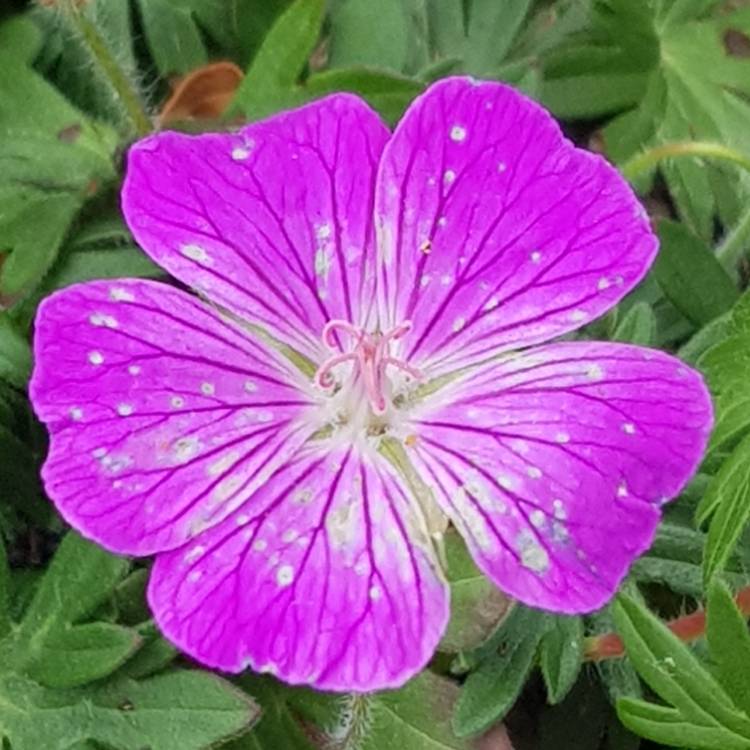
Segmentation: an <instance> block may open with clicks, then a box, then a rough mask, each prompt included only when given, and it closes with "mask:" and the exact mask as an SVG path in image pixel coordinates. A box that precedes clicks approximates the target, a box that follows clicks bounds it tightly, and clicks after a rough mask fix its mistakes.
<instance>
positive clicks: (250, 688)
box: [227, 672, 346, 750]
mask: <svg viewBox="0 0 750 750" xmlns="http://www.w3.org/2000/svg"><path fill="white" fill-rule="evenodd" d="M238 682H239V684H240V685H241V686H242V687H243V688H244V689H245V690H246V691H247V692H249V693H250V694H251V695H252V696H253V697H254V698H255V700H257V702H258V705H259V706H260V710H261V714H260V721H259V722H258V726H257V727H256V728H255V729H254V730H253V731H252V732H251V733H250V734H248V735H245V736H244V737H241V738H240V739H238V740H236V741H235V742H232V743H231V744H230V745H229V746H228V747H227V750H276V748H278V750H282V748H283V750H316V746H315V745H313V744H312V742H311V741H310V740H309V739H308V738H307V736H306V735H305V732H304V731H303V728H302V723H301V722H300V720H299V715H298V711H297V710H296V707H294V708H292V706H291V705H290V700H292V699H293V698H294V697H295V696H299V699H301V700H303V701H304V699H305V698H306V696H307V692H308V691H307V690H305V689H304V688H291V687H289V686H287V685H284V684H283V683H281V682H279V681H278V680H276V679H274V678H273V677H266V676H260V675H255V674H252V673H250V672H248V673H246V674H244V675H243V676H242V677H240V678H239V680H238ZM344 700H346V698H345V697H343V696H342V697H341V698H340V699H333V697H332V696H328V695H325V694H323V693H319V694H317V696H316V698H315V701H316V703H318V704H320V703H323V704H324V705H325V710H326V720H328V719H330V721H331V722H333V721H335V720H336V718H337V717H336V716H335V715H333V714H332V715H330V716H329V714H328V711H329V709H332V708H333V707H334V706H335V705H338V703H339V701H341V702H343V701H344ZM334 701H335V703H334ZM311 724H317V722H314V721H311ZM316 745H317V743H316ZM336 750H344V748H342V747H337V748H336Z"/></svg>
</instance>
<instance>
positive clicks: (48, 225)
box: [0, 193, 81, 299]
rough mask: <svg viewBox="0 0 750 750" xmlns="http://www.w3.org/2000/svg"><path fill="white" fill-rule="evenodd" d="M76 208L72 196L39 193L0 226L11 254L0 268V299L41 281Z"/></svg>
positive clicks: (76, 200)
mask: <svg viewBox="0 0 750 750" xmlns="http://www.w3.org/2000/svg"><path fill="white" fill-rule="evenodd" d="M80 207H81V201H80V199H78V198H77V197H75V196H73V195H69V194H66V193H58V194H47V195H45V194H43V193H40V194H39V195H37V196H35V197H34V199H33V200H32V201H31V202H30V203H29V205H28V206H27V208H26V209H25V210H24V211H22V212H21V213H19V214H18V215H17V216H15V217H14V218H13V220H12V221H9V222H7V223H5V224H2V225H0V226H2V229H3V234H4V238H5V241H6V242H7V243H8V245H7V246H8V247H9V249H10V250H11V253H10V255H9V256H8V257H7V259H6V261H5V263H3V265H2V268H0V295H1V296H4V297H6V298H8V299H13V298H16V297H18V296H20V295H22V294H23V293H24V292H26V291H28V290H29V289H31V288H33V287H34V286H35V285H36V284H38V283H39V282H40V281H41V280H42V278H43V277H44V274H46V272H47V271H48V270H49V269H50V267H51V266H52V264H53V263H54V262H55V259H56V258H57V254H58V252H59V250H60V246H61V245H62V242H63V239H64V238H65V235H66V233H67V231H68V229H69V227H70V225H71V223H72V221H73V219H74V218H75V215H76V214H77V212H78V210H79V209H80Z"/></svg>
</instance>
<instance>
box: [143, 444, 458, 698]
mask: <svg viewBox="0 0 750 750" xmlns="http://www.w3.org/2000/svg"><path fill="white" fill-rule="evenodd" d="M149 602H150V605H151V608H152V610H153V612H154V615H155V617H156V620H157V622H158V624H159V626H160V628H161V629H162V630H163V632H164V634H165V635H166V636H167V637H168V638H169V639H170V640H172V641H173V642H174V643H176V644H177V645H178V646H179V647H180V648H181V649H183V650H184V651H186V652H187V653H188V654H190V655H191V656H193V657H194V658H196V659H198V660H199V661H201V662H203V663H205V664H207V665H209V666H212V667H216V668H219V669H224V670H227V671H230V672H238V671H241V670H243V669H245V668H246V667H248V666H250V667H252V668H253V669H254V670H256V671H260V672H264V671H268V672H272V673H273V674H275V675H277V676H278V677H280V678H281V679H283V680H284V681H286V682H290V683H307V684H310V685H313V686H316V687H318V688H320V689H325V690H347V691H348V690H355V691H369V690H378V689H382V688H389V687H396V686H398V685H401V684H402V683H403V682H405V681H406V680H407V679H408V678H409V677H411V676H412V675H414V674H415V673H416V672H417V671H419V670H420V669H421V668H422V667H423V666H424V665H425V664H426V662H427V661H428V659H429V658H430V657H431V656H432V653H433V651H434V649H435V647H436V645H437V643H438V640H439V638H440V635H441V634H442V632H443V630H444V628H445V625H446V621H447V616H448V598H447V592H446V586H445V584H444V582H443V581H442V579H441V578H440V576H439V574H438V573H436V565H435V563H434V560H433V558H432V555H431V552H430V550H429V543H428V542H427V540H426V539H425V536H424V534H423V533H422V532H421V531H420V529H419V525H418V523H417V520H416V518H415V517H414V514H413V510H412V506H411V504H410V500H409V499H408V497H407V495H406V493H405V490H404V489H403V488H402V487H401V483H400V482H399V481H398V480H397V479H396V478H395V476H394V475H393V474H392V473H391V470H390V469H389V467H388V466H387V464H386V463H385V461H384V460H383V459H382V458H379V457H378V456H373V457H372V458H370V457H368V458H367V460H365V459H363V458H362V457H361V456H359V455H358V454H357V453H356V449H351V448H350V449H340V450H334V451H329V450H327V444H325V443H324V444H323V445H320V446H313V447H310V448H306V449H303V451H302V452H301V453H300V454H299V455H298V457H297V458H296V459H295V460H294V461H292V462H290V463H289V464H287V465H286V466H284V467H282V468H281V469H279V471H278V472H277V473H276V474H275V475H274V476H273V477H272V478H271V479H270V480H269V481H268V482H267V483H266V484H265V485H264V486H263V487H262V488H259V489H258V491H257V492H256V493H255V495H254V496H253V497H252V498H251V500H250V502H248V503H247V504H246V506H244V507H242V508H239V509H238V510H237V511H236V512H234V513H233V514H232V515H231V516H230V517H229V518H227V519H226V521H224V523H222V524H221V525H219V526H216V527H214V528H213V529H211V530H210V531H207V532H206V533H205V534H203V535H202V536H201V537H200V538H199V539H197V540H195V543H194V544H192V545H188V546H185V547H183V548H182V549H179V550H174V551H172V552H169V553H166V554H163V555H161V556H159V557H158V558H157V560H156V563H155V565H154V569H153V573H152V577H151V582H150V586H149Z"/></svg>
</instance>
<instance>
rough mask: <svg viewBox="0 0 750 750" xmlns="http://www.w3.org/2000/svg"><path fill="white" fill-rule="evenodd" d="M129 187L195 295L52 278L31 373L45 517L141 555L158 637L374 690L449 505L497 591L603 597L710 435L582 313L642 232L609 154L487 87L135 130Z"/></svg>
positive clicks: (667, 364)
mask: <svg viewBox="0 0 750 750" xmlns="http://www.w3.org/2000/svg"><path fill="white" fill-rule="evenodd" d="M122 205H123V210H124V213H125V217H126V219H127V221H128V224H129V225H130V228H131V230H132V232H133V234H134V236H135V238H136V239H137V241H138V242H139V244H140V245H141V246H142V247H143V249H144V250H145V251H146V252H147V253H148V254H149V255H150V256H151V258H152V259H153V260H155V261H156V262H157V263H159V264H160V265H161V266H162V267H163V268H165V269H166V270H167V271H169V272H170V273H171V274H172V276H174V277H175V278H176V279H177V280H179V281H180V282H182V283H183V284H185V285H187V286H188V287H191V288H192V289H194V290H195V291H196V292H197V293H198V295H199V296H195V295H192V294H189V293H186V292H184V291H181V290H179V289H177V288H175V287H173V286H168V285H166V284H162V283H155V282H151V281H139V280H134V279H119V280H114V281H96V282H92V283H85V284H80V285H75V286H72V287H69V288H68V289H65V290H63V291H61V292H58V293H56V294H53V295H52V296H51V297H49V298H48V299H46V300H45V301H44V302H43V303H42V305H41V306H40V309H39V313H38V317H37V320H36V336H35V349H36V368H35V371H34V375H33V379H32V383H31V395H32V398H33V401H34V405H35V408H36V410H37V413H38V414H39V416H40V418H41V419H42V420H44V422H46V423H47V425H48V426H49V430H50V433H51V436H52V438H51V447H50V452H49V456H48V458H47V462H46V464H45V466H44V470H43V476H44V481H45V484H46V487H47V490H48V492H49V495H50V497H51V498H52V499H53V500H54V502H55V504H56V505H57V507H58V509H59V510H60V512H61V513H62V515H63V516H64V517H65V519H66V520H67V521H68V522H69V523H70V524H71V525H72V526H74V527H75V528H76V529H78V530H79V531H80V532H81V533H83V534H84V535H86V536H87V537H89V538H91V539H94V540H96V541H97V542H99V543H100V544H102V545H103V546H105V547H107V548H108V549H110V550H112V551H114V552H118V553H123V554H130V555H156V561H155V564H154V566H153V570H152V573H151V580H150V584H149V589H148V599H149V603H150V606H151V609H152V611H153V613H154V616H155V618H156V620H157V622H158V624H159V626H160V628H161V629H162V631H163V632H164V633H165V635H166V636H167V637H168V638H169V639H170V640H172V641H173V642H174V643H175V644H177V645H178V646H179V647H180V648H181V649H183V650H184V651H185V652H187V653H188V654H190V655H191V656H193V657H194V658H195V659H197V660H199V661H201V662H203V663H204V664H207V665H210V666H213V667H216V668H219V669H222V670H228V671H239V670H242V669H244V668H246V667H248V666H250V667H252V668H253V669H255V670H258V671H270V672H272V673H274V674H276V675H277V676H279V677H280V678H282V679H284V680H286V681H288V682H291V683H308V684H311V685H314V686H317V687H319V688H322V689H331V690H356V691H365V690H372V689H380V688H386V687H394V686H397V685H400V684H402V683H403V682H404V681H405V680H406V679H407V678H408V677H410V676H411V675H413V674H414V673H415V672H417V671H418V670H419V669H421V668H422V667H423V666H424V665H425V664H426V662H427V661H428V659H429V658H430V657H431V655H432V654H433V652H434V650H435V648H436V646H437V644H438V641H439V639H440V636H441V633H442V632H443V630H444V627H445V625H446V621H447V618H448V612H449V606H448V592H447V587H446V584H445V581H444V578H443V574H442V571H441V562H440V555H439V554H438V552H437V551H436V550H438V549H439V543H440V537H441V534H442V533H443V531H444V530H445V528H446V526H447V524H448V522H450V523H452V524H453V525H454V526H455V527H456V528H457V529H458V530H459V531H460V532H461V533H462V534H463V536H464V538H465V539H466V541H467V543H468V546H469V549H470V551H471V552H472V554H473V556H474V559H475V560H476V562H477V564H478V565H479V567H480V568H481V569H482V570H483V571H484V573H486V575H487V576H489V577H490V578H491V579H492V580H493V581H495V582H496V583H497V585H498V586H499V587H500V588H502V589H503V590H504V591H505V592H507V593H508V594H510V595H512V596H513V597H515V598H516V599H518V600H520V601H522V602H525V603H526V604H529V605H532V606H536V607H541V608H545V609H549V610H553V611H557V612H568V613H575V612H587V611H591V610H594V609H596V608H598V607H600V606H601V605H603V604H604V603H605V602H606V601H607V600H608V599H609V598H610V597H611V596H612V594H613V592H614V591H615V590H616V588H617V586H618V584H619V583H620V581H621V580H622V578H623V576H624V575H625V574H626V572H627V570H628V567H629V565H630V563H631V562H632V561H633V559H634V558H635V557H636V556H637V555H639V554H640V553H641V552H643V551H644V550H645V549H646V548H647V547H648V546H649V544H650V542H651V540H652V538H653V535H654V531H655V528H656V526H657V523H658V521H659V517H660V506H661V505H662V503H663V502H664V501H665V500H667V499H668V498H671V497H673V496H675V495H676V494H677V493H678V492H679V491H680V489H681V488H682V487H683V486H684V484H685V483H686V481H687V480H688V478H689V477H690V476H691V474H692V473H693V472H694V470H695V469H696V466H697V464H698V461H699V459H700V456H701V453H702V451H703V449H704V447H705V443H706V439H707V435H708V432H709V430H710V427H711V422H712V413H711V406H710V401H709V398H708V395H707V392H706V390H705V387H704V385H703V383H702V381H701V378H700V376H699V375H698V374H697V373H695V372H694V371H692V370H691V369H689V368H687V367H685V366H684V365H683V364H681V363H680V362H679V361H677V360H676V359H674V358H672V357H670V356H668V355H666V354H664V353H661V352H658V351H650V350H647V349H642V348H638V347H634V346H628V345H623V344H616V343H590V342H588V341H583V340H579V341H567V342H562V343H553V344H546V345H544V346H538V347H536V348H530V349H529V347H530V346H531V345H536V344H540V343H542V342H544V341H547V340H549V339H551V338H553V337H556V336H560V335H561V334H565V333H568V332H570V331H572V330H574V329H576V328H578V327H579V326H581V325H584V324H585V323H587V322H589V321H591V320H592V319H594V318H596V317H597V316H599V315H601V314H602V313H604V312H605V311H606V310H608V309H609V308H610V307H612V306H613V305H614V304H616V303H617V302H618V301H619V300H620V299H621V298H622V297H623V296H624V295H625V294H626V293H627V292H628V291H629V290H631V289H632V288H633V287H634V286H635V284H636V283H637V282H638V281H639V280H640V279H641V278H642V277H643V275H644V274H645V273H646V271H647V269H648V267H649V265H650V263H651V262H652V260H653V258H654V255H655V253H656V249H657V242H656V239H655V237H654V235H653V234H652V232H651V230H650V227H649V224H648V220H647V217H646V215H645V212H644V211H643V209H642V207H641V206H640V204H639V203H638V201H637V200H636V198H635V197H634V195H633V194H632V192H631V191H630V189H629V188H628V186H627V185H626V184H625V182H624V181H623V180H622V178H621V177H620V176H619V175H618V174H617V172H616V171H615V170H614V169H613V168H612V167H610V166H609V165H608V164H607V163H606V162H605V161H604V160H603V159H602V158H600V157H599V156H595V155H592V154H590V153H586V152H584V151H580V150H578V149H576V148H575V147H574V146H573V145H572V144H571V143H569V142H568V141H567V140H565V139H564V138H563V136H562V135H561V133H560V130H559V128H558V127H557V125H556V124H555V122H554V121H553V120H552V118H551V117H550V116H549V115H548V114H547V113H546V112H545V111H544V110H542V109H541V108H540V107H539V106H538V105H536V104H534V103H533V102H531V101H529V100H528V99H526V98H525V97H523V96H522V95H520V94H519V93H517V92H515V91H514V90H513V89H511V88H509V87H507V86H504V85H501V84H498V83H476V82H473V81H470V80H468V79H463V78H453V79H447V80H445V81H442V82H440V83H438V84H436V85H434V86H432V87H431V88H430V89H429V90H428V91H427V92H426V93H425V94H424V95H422V96H420V97H419V98H418V99H417V100H416V101H415V102H414V103H413V105H412V106H411V107H410V108H409V110H408V111H407V113H406V114H405V116H404V118H403V120H402V121H401V123H400V124H399V126H398V127H397V128H396V130H395V132H394V133H393V135H391V134H390V133H389V132H388V130H387V129H386V127H385V126H384V125H383V124H382V122H381V121H380V119H379V118H378V117H377V115H376V114H375V113H374V112H373V111H372V110H370V109H369V108H368V107H367V105H366V104H364V103H363V102H362V101H361V100H360V99H358V98H356V97H354V96H350V95H346V94H337V95H334V96H330V97H328V98H325V99H322V100H320V101H318V102H316V103H313V104H310V105H307V106H304V107H302V108H300V109H297V110H294V111H291V112H286V113H283V114H280V115H278V116H276V117H272V118H270V119H268V120H266V121H263V122H260V123H256V124H253V125H250V126H248V127H246V128H244V129H242V130H240V131H239V132H236V133H223V134H206V135H200V136H187V135H182V134H178V133H170V132H165V133H160V134H157V135H154V136H151V137H149V138H146V139H144V140H142V141H140V142H138V143H136V144H135V145H134V146H133V147H132V148H131V150H130V153H129V159H128V169H127V178H126V181H125V185H124V187H123V193H122Z"/></svg>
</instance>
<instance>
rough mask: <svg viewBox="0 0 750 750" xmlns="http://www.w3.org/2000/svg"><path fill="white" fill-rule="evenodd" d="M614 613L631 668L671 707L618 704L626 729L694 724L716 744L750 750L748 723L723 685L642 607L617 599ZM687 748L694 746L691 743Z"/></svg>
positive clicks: (631, 601)
mask: <svg viewBox="0 0 750 750" xmlns="http://www.w3.org/2000/svg"><path fill="white" fill-rule="evenodd" d="M614 613H615V621H616V623H617V630H618V632H619V633H620V635H621V637H622V639H623V641H624V643H625V648H626V651H627V654H628V656H629V658H630V659H631V661H632V662H633V664H634V666H635V668H636V669H637V670H638V672H639V674H640V675H641V677H642V678H643V679H644V681H645V682H646V683H647V684H648V685H649V687H650V688H651V689H652V690H653V691H654V692H655V693H656V694H657V695H658V696H659V697H660V698H662V699H663V700H664V701H666V702H667V703H669V704H670V705H671V706H673V708H662V707H659V706H652V705H650V704H645V703H641V702H634V701H627V700H626V701H619V702H618V710H619V713H620V718H621V719H622V721H623V723H625V725H626V726H627V727H628V728H630V729H631V730H633V731H635V732H639V733H641V734H644V733H645V731H646V730H648V731H652V730H653V731H656V730H658V729H659V728H658V726H657V727H656V730H654V728H653V726H651V725H649V724H648V721H649V717H650V720H651V721H653V722H655V723H656V724H657V725H658V724H663V725H666V728H667V730H668V732H667V733H669V731H673V730H674V729H675V725H676V726H677V727H683V726H685V725H688V726H689V725H695V726H696V727H701V728H702V729H703V732H704V735H706V734H707V735H708V736H712V737H713V738H714V742H719V741H720V740H722V741H723V740H731V741H732V742H733V743H734V745H733V746H735V747H750V719H748V718H747V716H745V715H744V714H742V713H740V712H739V711H738V710H737V709H736V708H735V707H734V705H733V703H732V701H731V699H730V697H729V696H728V695H727V694H726V692H724V689H723V688H722V687H721V685H720V684H719V683H718V682H717V681H716V680H715V679H714V678H713V677H712V675H711V674H710V673H709V672H708V671H707V670H706V669H705V668H704V667H703V666H702V665H701V664H700V662H699V661H698V660H697V658H696V657H695V656H694V655H693V654H692V653H691V652H690V650H689V649H688V648H687V647H686V646H685V645H684V644H683V643H682V642H681V641H680V640H679V638H677V636H675V635H674V634H673V633H672V632H671V631H670V630H669V629H668V628H667V627H666V626H665V625H664V624H663V623H662V622H660V621H659V620H658V619H657V618H656V617H655V616H654V615H653V614H651V613H650V612H649V611H648V610H647V609H646V608H645V607H644V606H643V605H641V604H639V603H638V602H636V601H635V600H634V599H631V598H630V597H628V596H626V595H624V594H621V595H620V596H619V597H618V599H617V601H616V603H615V605H614ZM639 712H640V713H639ZM670 727H671V728H670ZM646 736H649V737H653V734H648V735H646ZM682 736H683V737H684V738H686V737H687V735H682ZM657 739H660V738H657ZM668 741H671V740H668ZM742 742H745V745H742V744H741V743H742ZM681 744H682V743H681ZM690 746H691V747H698V745H695V744H693V740H691V741H690ZM701 747H713V748H715V747H723V745H720V744H719V745H716V744H715V745H713V746H709V745H701ZM727 747H729V745H727Z"/></svg>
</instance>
